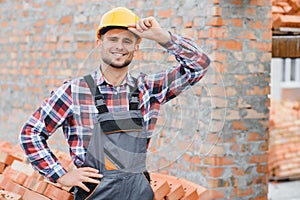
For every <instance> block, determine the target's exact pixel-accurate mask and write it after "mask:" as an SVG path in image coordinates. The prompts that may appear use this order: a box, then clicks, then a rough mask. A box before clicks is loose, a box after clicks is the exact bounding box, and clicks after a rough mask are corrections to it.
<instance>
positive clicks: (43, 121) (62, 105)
mask: <svg viewBox="0 0 300 200" xmlns="http://www.w3.org/2000/svg"><path fill="white" fill-rule="evenodd" d="M71 113H72V96H71V86H70V83H69V82H66V83H65V84H63V85H62V86H61V87H60V88H58V89H57V90H56V91H55V92H52V94H51V97H50V98H48V99H45V100H44V101H43V103H42V105H41V106H40V108H38V109H37V110H36V111H35V112H34V113H33V115H32V116H31V117H30V119H29V120H28V121H27V122H26V123H25V125H24V127H23V129H22V131H21V134H20V137H19V140H20V145H21V147H22V148H23V149H24V151H25V153H26V155H27V157H28V160H29V162H30V163H31V164H32V166H33V167H34V168H35V169H36V170H38V171H39V172H40V173H41V174H42V175H43V176H45V177H46V178H48V179H49V180H50V181H53V182H55V181H56V180H57V179H58V178H59V177H61V176H62V175H64V174H65V173H66V171H65V169H63V167H62V165H61V164H60V163H59V162H58V160H57V158H56V157H55V155H54V154H53V153H52V152H51V151H50V149H49V147H48V145H47V139H48V137H49V136H50V135H51V134H53V133H54V132H55V130H56V129H57V128H58V127H60V126H62V124H63V123H64V122H65V120H66V119H67V118H68V117H69V116H71Z"/></svg>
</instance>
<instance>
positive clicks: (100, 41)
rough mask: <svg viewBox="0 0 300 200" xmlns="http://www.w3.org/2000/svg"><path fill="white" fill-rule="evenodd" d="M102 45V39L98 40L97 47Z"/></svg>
mask: <svg viewBox="0 0 300 200" xmlns="http://www.w3.org/2000/svg"><path fill="white" fill-rule="evenodd" d="M101 44H102V40H101V39H97V40H96V47H98V46H100V45H101Z"/></svg>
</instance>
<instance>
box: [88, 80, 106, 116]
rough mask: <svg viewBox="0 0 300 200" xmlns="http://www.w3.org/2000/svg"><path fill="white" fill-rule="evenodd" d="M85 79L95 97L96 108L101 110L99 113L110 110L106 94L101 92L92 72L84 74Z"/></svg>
mask: <svg viewBox="0 0 300 200" xmlns="http://www.w3.org/2000/svg"><path fill="white" fill-rule="evenodd" d="M84 80H85V81H86V83H87V84H88V86H89V88H90V91H91V93H92V96H93V97H94V101H95V105H96V108H97V110H98V111H99V113H105V112H108V108H107V106H106V104H105V101H104V96H103V94H101V92H100V90H99V88H98V87H97V86H96V84H95V81H94V79H93V77H92V76H91V75H90V74H88V75H85V76H84Z"/></svg>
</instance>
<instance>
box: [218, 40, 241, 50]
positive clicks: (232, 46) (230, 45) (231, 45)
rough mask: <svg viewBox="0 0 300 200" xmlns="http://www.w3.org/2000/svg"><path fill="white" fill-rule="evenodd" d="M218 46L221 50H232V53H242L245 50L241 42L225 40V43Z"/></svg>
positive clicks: (221, 42)
mask: <svg viewBox="0 0 300 200" xmlns="http://www.w3.org/2000/svg"><path fill="white" fill-rule="evenodd" d="M217 46H218V47H219V48H223V49H226V50H232V51H241V50H242V49H243V44H242V42H241V41H236V40H225V41H221V40H220V41H219V42H218V44H217Z"/></svg>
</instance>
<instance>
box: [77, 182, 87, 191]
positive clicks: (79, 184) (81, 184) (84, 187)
mask: <svg viewBox="0 0 300 200" xmlns="http://www.w3.org/2000/svg"><path fill="white" fill-rule="evenodd" d="M77 186H78V187H80V188H82V189H84V190H85V191H86V192H89V191H90V189H89V188H88V187H86V186H85V185H84V184H83V183H82V182H80V183H78V185H77Z"/></svg>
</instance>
